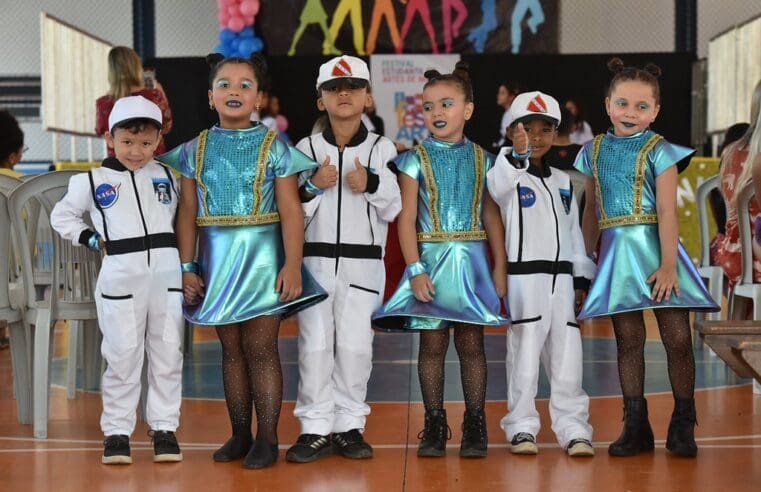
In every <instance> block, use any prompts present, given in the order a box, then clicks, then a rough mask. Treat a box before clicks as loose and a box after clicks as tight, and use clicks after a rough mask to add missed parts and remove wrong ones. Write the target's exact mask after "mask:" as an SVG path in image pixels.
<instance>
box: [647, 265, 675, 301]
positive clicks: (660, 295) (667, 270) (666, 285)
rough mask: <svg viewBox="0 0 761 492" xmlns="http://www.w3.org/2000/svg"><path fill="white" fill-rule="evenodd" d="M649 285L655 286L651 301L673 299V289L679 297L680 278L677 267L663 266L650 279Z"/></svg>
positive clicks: (648, 280)
mask: <svg viewBox="0 0 761 492" xmlns="http://www.w3.org/2000/svg"><path fill="white" fill-rule="evenodd" d="M647 283H648V284H653V290H652V292H651V294H650V299H652V300H653V301H655V302H661V301H668V300H669V299H670V298H671V290H672V289H673V290H674V292H675V293H676V295H677V296H679V293H680V291H679V277H678V276H677V273H676V266H673V267H664V266H663V265H661V267H660V268H658V269H657V270H656V271H655V273H653V274H652V275H650V277H648V279H647Z"/></svg>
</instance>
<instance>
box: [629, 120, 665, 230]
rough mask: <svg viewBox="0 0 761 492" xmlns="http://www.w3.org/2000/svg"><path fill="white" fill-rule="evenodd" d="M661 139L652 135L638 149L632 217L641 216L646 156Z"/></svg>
mask: <svg viewBox="0 0 761 492" xmlns="http://www.w3.org/2000/svg"><path fill="white" fill-rule="evenodd" d="M662 139H663V137H661V136H660V135H658V134H655V135H653V136H652V137H650V139H649V140H648V141H647V143H646V144H645V145H644V146H642V148H641V149H639V153H638V154H637V171H636V175H635V177H634V215H642V189H643V188H644V186H645V170H646V169H647V154H649V153H650V151H651V150H653V147H655V144H657V143H658V142H659V141H661V140H662Z"/></svg>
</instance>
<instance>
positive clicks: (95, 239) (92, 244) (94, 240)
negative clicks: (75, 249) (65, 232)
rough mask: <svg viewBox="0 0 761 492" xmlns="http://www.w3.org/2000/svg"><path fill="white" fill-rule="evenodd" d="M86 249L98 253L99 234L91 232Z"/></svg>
mask: <svg viewBox="0 0 761 492" xmlns="http://www.w3.org/2000/svg"><path fill="white" fill-rule="evenodd" d="M87 247H88V248H90V249H91V250H93V251H100V234H98V233H97V232H93V234H92V236H90V239H88V240H87Z"/></svg>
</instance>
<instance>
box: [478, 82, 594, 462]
mask: <svg viewBox="0 0 761 492" xmlns="http://www.w3.org/2000/svg"><path fill="white" fill-rule="evenodd" d="M509 116H510V117H509V118H508V120H509V121H508V129H507V131H508V135H509V136H510V138H511V139H512V140H513V142H514V145H515V147H514V148H503V149H502V151H501V152H500V154H499V156H498V157H497V161H496V164H495V165H494V167H493V168H492V169H491V170H490V171H489V172H488V174H487V183H488V187H489V193H490V194H491V196H492V197H493V198H494V201H495V202H497V204H498V205H499V207H500V209H501V212H502V219H503V221H504V223H505V247H506V249H507V261H508V266H507V272H508V274H507V278H508V288H507V304H508V309H509V311H510V314H511V316H512V320H513V321H512V325H511V326H510V328H509V330H508V334H507V388H508V390H507V403H508V410H509V413H508V414H507V415H506V416H505V417H504V418H503V419H502V422H501V426H502V429H503V430H504V431H505V434H506V435H507V439H508V440H510V441H511V444H512V446H511V451H512V452H513V453H515V454H536V453H537V452H538V447H537V445H536V435H537V433H538V432H539V428H540V422H539V413H538V412H537V411H536V405H535V403H534V399H535V398H536V391H537V384H538V377H539V362H540V359H541V361H542V363H543V365H544V367H545V371H546V373H547V376H548V378H549V380H550V386H551V396H550V416H551V418H552V430H553V431H554V432H555V435H556V437H557V440H558V443H559V444H560V445H561V446H562V447H563V448H565V449H566V451H567V452H568V454H569V455H571V456H591V455H593V454H594V448H593V447H592V444H591V440H592V427H591V426H590V425H589V422H588V418H589V397H588V396H587V394H586V393H585V392H584V390H583V389H582V387H581V379H582V360H583V358H582V350H581V334H580V332H579V325H578V323H577V322H576V312H575V305H576V306H577V307H580V306H581V303H582V301H583V296H584V295H585V294H584V292H585V289H586V288H588V287H589V283H590V281H591V279H592V277H593V276H594V273H595V265H594V263H593V262H592V261H591V260H590V259H589V258H587V256H586V251H585V248H584V240H583V237H582V234H581V228H580V227H579V215H578V207H577V205H576V201H575V200H574V197H573V190H572V186H571V181H570V178H569V176H568V174H566V173H565V172H563V171H560V170H559V169H554V168H550V167H549V163H548V162H545V159H543V157H544V155H545V154H546V153H547V151H548V150H549V149H550V147H551V146H552V142H553V139H554V136H555V133H556V129H557V125H558V123H559V122H560V108H559V105H558V103H557V101H556V100H555V99H554V98H552V97H551V96H548V95H547V94H542V93H541V92H537V91H534V92H527V93H523V94H520V95H518V96H517V97H516V98H515V100H514V101H513V104H512V105H511V106H510V115H509ZM529 144H530V147H529ZM574 290H575V291H576V292H575V293H574ZM574 296H575V299H574ZM574 300H575V303H574ZM574 304H575V305H574Z"/></svg>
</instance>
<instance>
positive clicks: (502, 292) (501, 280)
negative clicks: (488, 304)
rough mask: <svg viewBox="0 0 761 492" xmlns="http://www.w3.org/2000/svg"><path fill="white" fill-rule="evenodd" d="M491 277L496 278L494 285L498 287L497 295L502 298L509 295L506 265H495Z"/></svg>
mask: <svg viewBox="0 0 761 492" xmlns="http://www.w3.org/2000/svg"><path fill="white" fill-rule="evenodd" d="M491 278H492V280H494V287H495V288H496V289H497V296H499V298H500V299H502V298H504V297H505V296H506V295H507V270H506V268H505V267H504V266H502V267H494V270H492V272H491Z"/></svg>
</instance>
